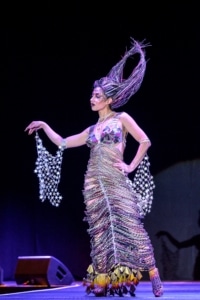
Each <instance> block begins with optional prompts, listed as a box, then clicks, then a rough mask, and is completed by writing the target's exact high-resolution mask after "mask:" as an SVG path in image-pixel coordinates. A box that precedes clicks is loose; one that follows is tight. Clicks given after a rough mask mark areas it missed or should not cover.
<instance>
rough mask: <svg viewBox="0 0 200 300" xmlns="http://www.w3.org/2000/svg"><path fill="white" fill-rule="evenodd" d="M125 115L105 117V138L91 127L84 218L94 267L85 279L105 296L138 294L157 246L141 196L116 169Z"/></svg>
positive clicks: (92, 287) (88, 142)
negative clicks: (147, 225) (146, 222)
mask: <svg viewBox="0 0 200 300" xmlns="http://www.w3.org/2000/svg"><path fill="white" fill-rule="evenodd" d="M119 117H120V113H116V114H115V115H114V117H112V118H110V119H109V120H108V121H106V125H105V127H104V128H103V130H102V133H101V135H100V137H98V138H97V136H96V135H95V132H94V129H95V125H93V126H91V127H90V131H89V136H88V139H87V143H86V144H87V146H88V147H90V159H89V161H88V166H87V171H86V174H85V180H84V189H83V196H84V203H85V207H86V209H85V217H84V221H86V222H88V227H89V228H88V234H89V236H90V241H91V253H90V256H91V260H92V262H91V265H90V266H89V267H88V269H87V276H86V278H84V280H83V283H84V285H85V286H86V287H87V288H86V292H87V293H90V292H94V293H95V290H96V288H101V289H102V290H103V291H104V295H114V294H118V295H121V296H122V295H123V294H127V293H130V294H131V295H132V296H134V290H135V286H136V285H137V284H138V283H139V281H140V279H141V278H142V274H141V271H149V270H150V269H152V268H153V267H154V266H155V260H154V254H153V247H152V244H151V241H150V239H149V236H148V234H147V232H146V230H145V229H144V226H143V222H142V217H141V214H140V208H139V205H138V203H139V200H140V199H139V196H138V193H136V192H135V191H134V190H133V188H132V186H131V184H130V179H129V178H128V176H127V175H125V174H123V173H122V172H121V171H120V170H118V169H117V168H115V167H113V163H114V162H116V161H117V160H118V159H123V153H121V151H119V149H118V148H117V147H116V146H117V144H119V143H123V145H124V149H125V145H126V133H125V132H124V130H123V128H122V124H121V122H120V120H119Z"/></svg>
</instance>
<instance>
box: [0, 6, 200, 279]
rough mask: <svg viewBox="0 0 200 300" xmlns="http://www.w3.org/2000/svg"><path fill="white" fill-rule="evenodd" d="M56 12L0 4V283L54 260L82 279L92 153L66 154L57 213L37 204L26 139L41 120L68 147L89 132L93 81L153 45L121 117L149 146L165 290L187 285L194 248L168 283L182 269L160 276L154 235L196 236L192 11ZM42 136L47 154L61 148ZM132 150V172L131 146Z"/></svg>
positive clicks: (198, 126)
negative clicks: (39, 259) (137, 44)
mask: <svg viewBox="0 0 200 300" xmlns="http://www.w3.org/2000/svg"><path fill="white" fill-rule="evenodd" d="M56 3H57V4H55V3H52V4H50V2H49V3H48V2H45V3H43V4H41V3H40V4H39V5H37V4H34V5H31V3H29V4H28V5H27V4H24V3H20V2H18V3H14V4H13V3H12V5H5V4H4V5H1V20H0V26H1V27H0V34H1V56H0V74H1V110H0V113H1V118H0V122H1V190H0V197H1V209H0V222H1V223H0V224H1V230H0V266H2V268H3V270H4V276H5V279H12V278H13V276H14V272H15V264H16V260H17V257H18V256H19V255H27V256H29V255H53V256H55V257H57V258H58V259H59V260H61V261H62V262H63V263H64V264H66V265H67V266H68V267H69V269H70V270H71V271H72V273H73V274H74V276H76V277H77V278H82V277H83V276H85V272H86V268H87V266H88V264H89V263H90V257H89V252H90V248H89V238H88V235H87V231H86V230H87V224H85V223H84V222H83V217H84V204H83V197H82V187H83V179H84V172H85V170H86V166H87V160H88V158H89V149H88V148H87V146H83V147H80V148H75V149H68V150H66V152H65V153H64V159H63V167H62V177H61V182H60V191H61V193H62V195H63V200H62V203H61V205H60V207H58V208H55V207H52V206H51V205H50V204H49V203H48V201H45V202H44V203H41V201H40V200H39V198H38V180H37V177H36V175H35V174H34V172H33V171H34V168H35V159H36V147H35V140H34V136H28V135H27V134H26V133H25V132H24V129H25V127H26V126H27V125H28V124H29V123H30V122H31V121H32V120H44V121H46V122H47V123H49V125H50V126H51V127H52V128H53V129H54V130H55V131H57V132H59V133H60V134H61V135H63V136H64V137H65V136H68V135H71V134H75V133H79V132H80V131H82V130H83V129H85V128H86V127H88V126H89V125H91V124H93V123H95V122H96V120H97V117H98V116H97V115H96V114H95V113H94V112H92V111H91V109H90V102H89V100H90V95H91V92H92V85H93V82H94V80H96V79H99V78H101V77H103V76H105V75H106V74H107V73H108V72H109V70H110V69H111V67H112V66H113V65H114V64H115V63H117V62H118V60H119V59H120V58H121V56H122V55H123V54H124V52H125V50H126V48H128V47H129V46H130V37H134V38H135V39H136V40H139V41H142V40H145V41H146V42H148V43H150V44H151V47H148V48H147V49H146V54H147V59H148V63H147V71H146V75H145V78H144V81H143V84H142V87H141V89H140V90H139V91H138V92H137V94H136V95H135V96H134V97H133V98H132V99H131V100H130V101H129V102H128V103H127V104H126V105H125V106H124V107H122V108H121V109H120V110H125V111H126V112H128V113H129V114H131V115H132V116H133V118H134V119H135V120H136V121H137V122H138V124H139V125H140V126H141V127H142V128H143V129H144V131H145V132H146V133H147V135H148V136H149V137H150V139H151V141H152V147H151V148H150V150H149V155H150V160H151V171H152V174H153V175H154V177H155V181H156V187H157V188H156V191H155V199H154V204H153V209H152V214H150V215H148V216H147V218H146V220H145V222H146V226H147V230H148V232H149V234H150V236H151V238H152V242H153V244H154V246H155V254H156V259H157V261H158V265H159V267H160V269H161V275H162V277H163V279H185V278H186V279H194V278H193V277H192V269H193V264H194V261H195V257H196V254H197V250H198V247H199V244H198V246H197V245H194V247H192V248H191V249H190V250H187V251H190V252H184V253H183V251H184V250H183V251H182V252H181V254H180V255H179V256H180V257H179V262H180V261H181V259H182V260H183V261H184V262H185V263H184V264H183V265H184V266H185V269H184V268H183V267H182V269H181V270H179V272H178V274H176V276H174V275H173V274H174V273H176V272H177V269H178V268H179V265H178V264H177V265H175V268H174V269H173V271H171V272H172V273H173V274H172V273H170V274H172V275H166V273H165V272H164V267H163V261H162V259H161V258H162V253H163V248H162V247H161V244H160V240H159V241H158V239H155V233H156V232H157V231H159V230H162V229H165V230H167V231H169V232H171V233H172V234H174V235H175V236H176V238H178V239H180V240H181V239H182V240H184V239H187V238H189V237H190V236H191V235H194V234H197V233H198V231H199V228H198V224H197V221H196V220H197V218H198V210H199V209H200V205H199V183H198V175H199V172H200V171H199V170H200V167H199V157H200V143H199V130H200V122H199V103H198V101H199V67H200V65H199V50H200V42H199V25H200V21H199V16H198V7H197V4H194V3H193V2H192V1H190V2H184V3H181V4H174V2H169V1H161V2H157V3H154V2H151V3H149V2H148V3H143V2H142V3H141V4H139V3H136V2H134V1H123V2H121V3H117V2H116V1H92V2H87V3H86V2H83V1H73V3H68V5H67V4H65V5H64V4H59V2H56ZM195 3H196V2H195ZM118 110H119V109H118ZM40 135H41V137H42V138H43V141H44V144H45V146H46V147H47V149H48V150H49V151H50V152H51V153H52V154H54V153H55V152H56V147H55V146H54V145H52V144H51V143H50V142H49V141H48V140H47V139H46V137H45V136H44V135H43V133H42V132H41V133H40ZM129 142H130V146H129V147H127V152H126V159H127V161H128V160H130V159H132V157H133V155H134V150H135V149H136V146H137V145H135V144H134V142H133V141H129ZM191 182H192V183H191ZM188 183H190V184H188ZM166 205H168V206H166ZM175 208H177V210H176V209H175ZM155 220H156V221H155ZM155 224H156V225H155ZM195 246H196V247H195ZM168 247H170V245H168ZM199 248H200V247H199ZM158 249H159V250H158ZM170 251H172V254H173V253H174V251H175V253H176V250H174V249H171V250H170ZM161 252H162V253H161ZM185 257H187V260H185ZM183 274H184V275H183ZM170 276H171V277H170Z"/></svg>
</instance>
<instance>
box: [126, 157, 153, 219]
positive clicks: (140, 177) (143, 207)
mask: <svg viewBox="0 0 200 300" xmlns="http://www.w3.org/2000/svg"><path fill="white" fill-rule="evenodd" d="M127 180H128V181H129V183H130V185H131V186H132V188H133V190H134V191H135V192H136V193H137V194H138V195H139V197H138V203H137V205H138V206H139V208H140V215H141V217H144V216H145V215H146V214H147V213H150V211H151V207H152V202H153V190H154V188H155V184H154V180H153V176H152V175H151V172H150V162H149V157H148V155H147V154H146V155H145V156H144V158H143V160H142V161H141V163H140V164H139V165H138V167H137V170H136V173H135V175H134V178H133V180H132V181H131V180H130V179H129V178H127Z"/></svg>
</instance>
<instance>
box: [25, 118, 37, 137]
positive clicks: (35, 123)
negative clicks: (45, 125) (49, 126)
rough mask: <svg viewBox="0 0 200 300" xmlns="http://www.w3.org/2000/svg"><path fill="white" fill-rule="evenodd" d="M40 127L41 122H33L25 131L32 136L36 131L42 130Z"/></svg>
mask: <svg viewBox="0 0 200 300" xmlns="http://www.w3.org/2000/svg"><path fill="white" fill-rule="evenodd" d="M40 127H41V126H40V122H37V121H33V122H31V123H30V124H29V125H28V126H27V127H26V128H25V130H24V131H28V134H32V133H33V132H34V131H37V130H38V129H40Z"/></svg>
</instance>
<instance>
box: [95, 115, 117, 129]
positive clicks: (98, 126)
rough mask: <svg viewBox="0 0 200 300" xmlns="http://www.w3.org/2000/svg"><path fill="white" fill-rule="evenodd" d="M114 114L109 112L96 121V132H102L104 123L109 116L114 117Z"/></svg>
mask: <svg viewBox="0 0 200 300" xmlns="http://www.w3.org/2000/svg"><path fill="white" fill-rule="evenodd" d="M114 114H115V112H114V111H111V112H110V113H109V114H107V115H105V116H104V117H101V118H99V119H98V122H97V124H96V130H97V132H98V133H99V134H100V132H101V131H102V128H103V125H104V123H105V121H106V120H107V119H108V118H109V117H110V116H111V115H114Z"/></svg>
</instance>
